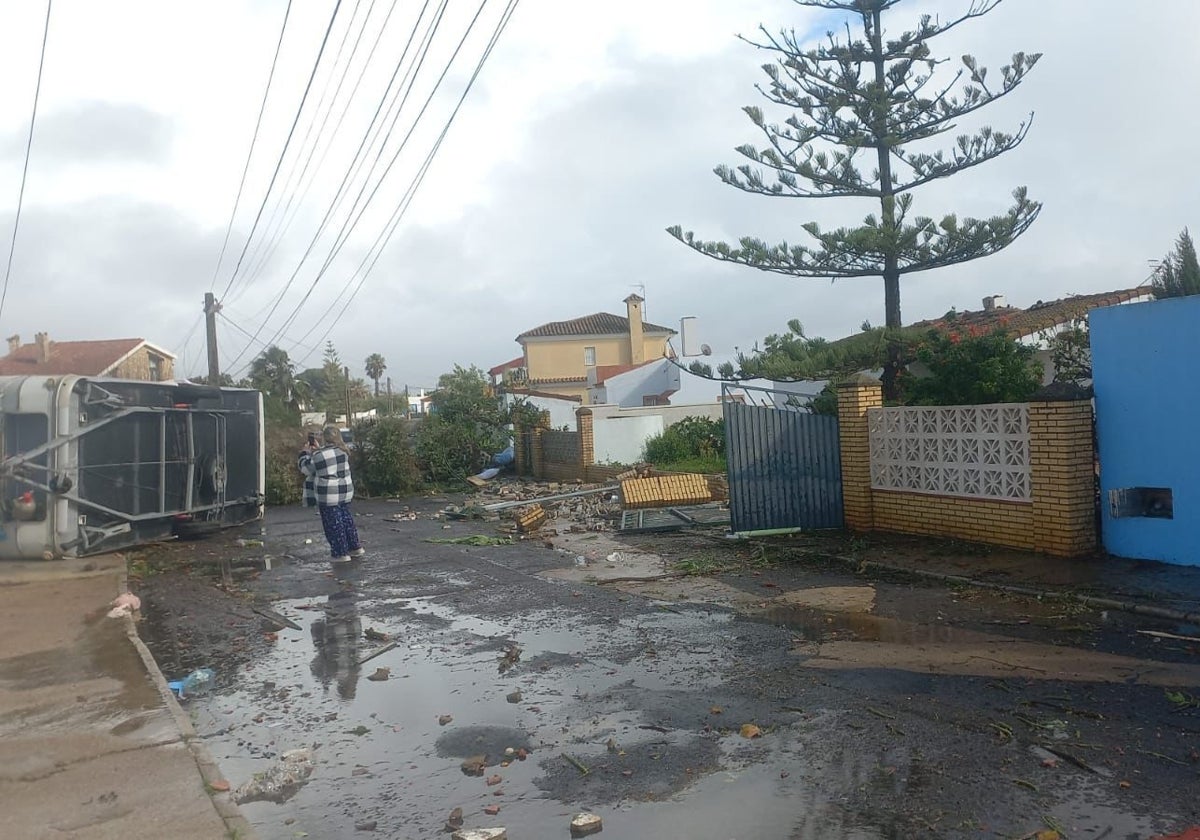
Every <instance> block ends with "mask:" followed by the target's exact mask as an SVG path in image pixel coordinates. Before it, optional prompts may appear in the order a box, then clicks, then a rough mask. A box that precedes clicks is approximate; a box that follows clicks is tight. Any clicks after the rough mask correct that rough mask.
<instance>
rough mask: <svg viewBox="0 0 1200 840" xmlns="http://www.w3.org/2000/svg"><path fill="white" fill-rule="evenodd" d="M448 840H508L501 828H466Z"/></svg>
mask: <svg viewBox="0 0 1200 840" xmlns="http://www.w3.org/2000/svg"><path fill="white" fill-rule="evenodd" d="M450 840H508V832H507V831H506V830H505V829H503V828H467V829H463V830H462V831H456V832H454V834H452V835H450Z"/></svg>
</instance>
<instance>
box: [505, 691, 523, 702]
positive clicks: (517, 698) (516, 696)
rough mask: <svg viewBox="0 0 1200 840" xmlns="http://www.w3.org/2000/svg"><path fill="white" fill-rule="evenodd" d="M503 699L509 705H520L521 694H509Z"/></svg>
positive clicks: (518, 692) (517, 692) (516, 692)
mask: <svg viewBox="0 0 1200 840" xmlns="http://www.w3.org/2000/svg"><path fill="white" fill-rule="evenodd" d="M504 699H505V700H507V701H508V702H509V703H520V702H521V692H520V691H513V692H510V693H509V694H508V695H507V696H506V697H505V698H504Z"/></svg>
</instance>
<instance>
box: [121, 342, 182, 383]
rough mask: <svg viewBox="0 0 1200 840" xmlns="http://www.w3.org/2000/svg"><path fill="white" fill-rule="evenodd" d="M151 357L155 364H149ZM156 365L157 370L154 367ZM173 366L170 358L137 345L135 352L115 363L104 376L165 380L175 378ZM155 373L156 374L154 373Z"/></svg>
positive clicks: (153, 380) (152, 380)
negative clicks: (117, 363) (119, 362)
mask: <svg viewBox="0 0 1200 840" xmlns="http://www.w3.org/2000/svg"><path fill="white" fill-rule="evenodd" d="M151 358H153V359H154V360H155V361H156V365H152V364H151ZM156 367H157V371H155V368H156ZM174 368H175V366H174V363H173V362H172V360H171V359H168V358H166V357H165V356H160V355H158V354H157V353H152V352H151V351H150V350H149V348H147V347H139V348H138V350H137V352H135V353H134V354H133V355H132V356H130V357H129V358H128V359H126V360H125V361H123V362H121V364H119V365H117V366H116V367H115V368H113V369H112V371H110V372H109V373H107V374H105V375H106V376H111V377H113V378H114V379H141V380H146V381H150V382H166V381H168V380H170V379H174V378H175V369H174ZM156 373H157V375H155V374H156Z"/></svg>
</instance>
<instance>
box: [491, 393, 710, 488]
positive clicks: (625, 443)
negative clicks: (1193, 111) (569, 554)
mask: <svg viewBox="0 0 1200 840" xmlns="http://www.w3.org/2000/svg"><path fill="white" fill-rule="evenodd" d="M720 416H721V406H720V404H718V403H714V404H712V405H697V406H653V407H649V406H648V407H644V408H642V407H638V408H630V409H622V408H620V407H619V406H610V405H597V406H588V407H586V408H580V409H578V410H577V411H576V420H575V426H576V431H573V432H567V431H555V430H552V429H550V428H549V426H550V420H549V418H548V417H547V416H546V414H545V413H543V415H542V418H541V420H540V421H539V423H538V425H537V426H535V427H533V428H520V429H517V431H516V434H515V436H514V439H515V442H516V468H517V472H518V473H520V474H522V475H533V476H536V477H537V478H544V479H548V480H550V481H574V480H576V479H580V480H583V481H587V482H598V481H608V480H609V479H611V478H612V477H613V476H615V475H617V474H619V473H621V472H624V471H625V469H626V466H622V465H628V464H634V463H637V462H638V461H640V460H641V458H642V453H643V451H644V449H645V445H646V441H647V440H648V439H649V438H651V437H653V436H654V435H656V434H661V433H662V431H663V429H665V428H668V427H670V426H672V425H673V424H675V423H678V422H679V421H680V420H683V419H684V418H686V417H713V418H719V417H720ZM597 462H602V463H600V464H598V463H597Z"/></svg>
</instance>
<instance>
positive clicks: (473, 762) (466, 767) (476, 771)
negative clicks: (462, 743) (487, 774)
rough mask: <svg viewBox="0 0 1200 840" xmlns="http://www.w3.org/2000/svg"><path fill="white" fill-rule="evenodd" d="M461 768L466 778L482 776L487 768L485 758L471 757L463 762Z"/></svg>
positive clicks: (479, 756)
mask: <svg viewBox="0 0 1200 840" xmlns="http://www.w3.org/2000/svg"><path fill="white" fill-rule="evenodd" d="M461 767H462V771H463V772H464V773H465V774H467V775H468V776H482V775H483V771H484V769H485V768H487V756H486V755H473V756H471V757H470V758H468V759H466V760H464V761H463V763H462V765H461Z"/></svg>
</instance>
